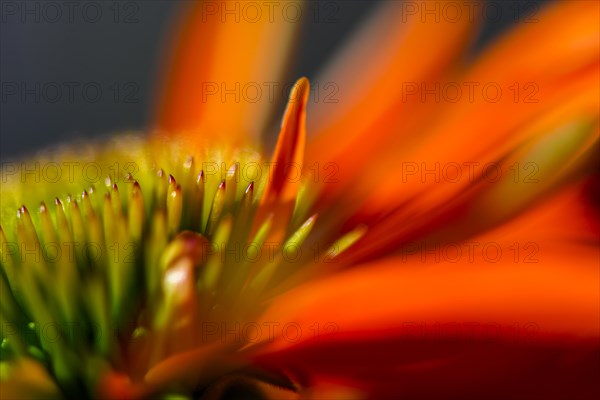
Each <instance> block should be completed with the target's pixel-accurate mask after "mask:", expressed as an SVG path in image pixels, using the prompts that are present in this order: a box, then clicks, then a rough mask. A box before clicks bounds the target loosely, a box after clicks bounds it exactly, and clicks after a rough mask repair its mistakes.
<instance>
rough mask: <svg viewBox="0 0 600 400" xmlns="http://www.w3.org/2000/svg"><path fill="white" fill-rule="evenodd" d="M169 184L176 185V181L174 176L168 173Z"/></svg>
mask: <svg viewBox="0 0 600 400" xmlns="http://www.w3.org/2000/svg"><path fill="white" fill-rule="evenodd" d="M167 182H169V185H170V186H175V185H177V181H176V180H175V177H174V176H173V175H169V179H168V181H167Z"/></svg>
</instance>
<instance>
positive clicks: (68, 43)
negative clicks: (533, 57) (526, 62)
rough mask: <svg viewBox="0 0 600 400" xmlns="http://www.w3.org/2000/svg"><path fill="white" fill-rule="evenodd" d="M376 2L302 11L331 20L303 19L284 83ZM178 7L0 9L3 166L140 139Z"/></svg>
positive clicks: (490, 26)
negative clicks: (116, 137) (122, 135)
mask: <svg viewBox="0 0 600 400" xmlns="http://www.w3.org/2000/svg"><path fill="white" fill-rule="evenodd" d="M190 1H193V0H190ZM380 1H381V0H380ZM380 1H372V0H338V1H328V0H324V1H318V2H317V1H313V2H309V4H308V6H306V7H310V8H311V9H318V10H320V11H321V12H322V13H323V14H322V15H325V14H326V15H329V16H331V17H332V18H322V19H321V20H320V21H317V20H316V19H314V18H306V19H303V21H302V24H303V25H304V26H303V27H302V30H301V32H302V33H301V38H300V41H299V45H300V47H299V51H298V52H297V53H296V57H295V59H294V60H293V64H292V68H291V69H290V71H289V77H290V79H293V78H294V77H298V76H302V75H305V76H308V77H314V76H315V75H316V73H317V70H318V66H319V65H322V64H323V63H324V62H326V61H327V59H328V58H329V57H330V56H332V55H333V54H334V51H335V49H336V47H337V46H338V45H340V43H341V42H343V40H344V39H345V38H346V37H347V36H348V33H349V32H351V31H352V30H353V29H356V27H357V26H358V25H359V24H360V22H361V21H362V20H363V19H364V18H366V17H367V16H368V14H369V13H370V12H371V11H372V10H373V9H374V7H376V6H377V3H379V2H380ZM384 1H396V0H384ZM182 3H183V1H168V0H143V1H126V0H124V1H82V2H79V3H78V4H77V3H74V2H69V1H32V0H30V1H7V0H2V1H0V81H1V86H0V106H1V111H0V157H2V159H6V158H14V157H19V156H22V155H26V154H29V153H32V152H35V151H36V150H38V149H41V148H44V147H47V146H51V145H53V144H57V143H60V142H64V141H66V140H69V139H70V138H82V137H97V136H100V135H103V134H107V133H111V132H115V131H123V130H129V129H133V130H144V129H145V128H146V127H147V125H148V122H149V121H150V113H151V110H152V105H153V104H154V102H153V95H154V93H155V90H156V82H158V73H159V70H158V65H159V62H160V61H161V56H162V54H163V52H162V50H163V49H164V46H165V40H164V39H165V33H166V31H167V30H168V29H169V26H170V25H169V24H171V23H172V21H173V17H174V16H175V15H176V10H177V8H178V7H180V6H181V5H182ZM542 3H543V1H496V2H494V9H498V10H500V12H499V14H498V16H497V17H496V16H490V17H489V18H486V19H485V20H486V24H485V27H484V29H483V31H482V34H481V36H480V37H479V39H478V41H477V43H476V44H475V45H474V51H477V49H478V48H481V46H482V45H484V44H485V43H486V42H488V41H489V40H490V39H492V38H493V37H494V36H495V35H497V34H498V33H499V32H501V31H502V30H503V29H505V28H506V27H508V26H509V25H511V24H512V23H514V22H515V21H516V20H518V18H516V16H517V15H520V16H521V17H522V18H525V17H526V16H527V15H533V16H535V14H536V13H537V12H538V11H539V9H540V7H541V6H542ZM516 10H518V11H517V12H515V11H516Z"/></svg>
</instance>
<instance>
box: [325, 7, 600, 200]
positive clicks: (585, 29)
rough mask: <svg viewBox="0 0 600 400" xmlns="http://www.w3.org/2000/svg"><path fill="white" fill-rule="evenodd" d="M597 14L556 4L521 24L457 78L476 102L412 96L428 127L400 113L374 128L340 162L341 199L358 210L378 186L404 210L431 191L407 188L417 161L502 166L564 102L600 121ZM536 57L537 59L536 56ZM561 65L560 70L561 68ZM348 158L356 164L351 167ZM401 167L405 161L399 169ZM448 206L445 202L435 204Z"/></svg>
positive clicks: (385, 197)
mask: <svg viewBox="0 0 600 400" xmlns="http://www.w3.org/2000/svg"><path fill="white" fill-rule="evenodd" d="M597 7H598V4H597V3H596V2H586V1H584V2H581V1H575V2H556V3H555V4H554V5H551V6H549V7H548V9H547V10H546V11H545V12H544V13H542V14H540V15H539V16H538V18H539V22H538V23H535V24H522V26H521V27H519V28H518V29H516V30H514V31H513V32H514V33H511V34H509V35H507V36H506V37H505V38H503V39H502V40H501V41H499V42H498V43H497V44H496V45H495V46H494V47H492V48H491V50H490V51H489V53H485V54H484V55H483V56H482V58H481V61H478V62H476V63H475V64H474V66H473V67H472V68H471V69H470V70H467V71H466V72H464V73H463V74H460V75H458V76H455V77H454V78H453V79H452V80H455V81H457V82H459V83H462V82H471V83H474V84H477V85H478V88H479V89H478V91H477V92H476V95H475V97H474V100H472V101H471V98H470V96H469V95H467V94H468V90H467V89H466V87H463V95H462V96H461V97H460V99H459V100H460V101H458V102H457V103H456V104H454V103H451V102H450V101H447V100H446V99H444V100H443V101H441V103H442V107H441V108H440V104H438V103H437V102H436V101H434V99H435V95H429V96H426V97H425V99H424V100H422V99H421V97H420V96H418V95H417V96H416V97H417V99H416V100H415V99H414V96H413V97H411V98H413V100H415V101H417V102H419V101H420V104H421V109H422V110H421V113H422V114H424V115H425V122H426V123H425V124H423V125H421V126H419V125H418V122H419V120H418V118H417V120H416V121H415V118H412V117H409V118H408V121H406V120H405V119H404V117H403V116H402V117H398V113H396V115H395V114H394V113H389V115H388V116H387V117H386V119H381V120H380V121H379V122H378V124H375V125H373V126H371V129H370V130H368V131H366V132H368V136H365V137H364V138H363V140H362V141H357V142H356V145H355V146H353V147H351V148H348V150H347V151H346V154H345V157H340V158H339V159H336V160H335V161H336V162H338V164H339V170H340V173H339V174H338V178H339V179H338V181H339V182H338V183H337V185H332V187H333V190H334V191H335V192H334V194H338V195H339V193H343V197H345V198H350V199H351V200H349V202H350V203H356V199H360V198H362V197H364V195H365V194H366V193H369V192H370V191H371V190H374V189H375V186H377V188H376V189H377V190H379V191H381V194H380V196H379V197H380V198H381V199H382V200H383V202H386V201H387V204H385V205H384V204H382V206H386V207H387V208H386V209H388V210H389V207H390V205H398V204H400V203H402V202H403V201H406V200H408V198H409V196H414V195H415V193H417V192H419V191H421V190H423V189H424V188H425V187H426V185H423V184H420V182H408V183H407V182H404V181H403V177H402V176H401V174H402V171H401V167H402V166H403V165H404V164H406V163H410V162H413V161H414V162H415V163H417V164H418V165H419V166H420V165H421V164H424V165H425V167H426V168H428V169H430V170H431V169H433V168H435V165H441V166H442V167H443V166H445V165H447V164H448V163H458V164H461V163H463V162H471V163H472V162H480V163H482V164H485V163H486V162H490V161H491V162H495V161H497V159H498V158H499V157H501V156H503V155H504V154H506V153H507V152H508V151H511V150H512V149H513V148H514V147H515V146H517V145H518V144H520V143H521V142H523V141H524V140H526V139H528V138H529V136H527V134H530V133H531V131H530V130H527V129H526V128H525V126H526V125H527V124H529V123H531V121H532V120H541V119H542V118H544V114H546V113H555V112H556V111H557V110H560V111H559V112H560V113H561V114H562V115H563V118H564V115H565V114H566V113H567V112H566V111H565V110H563V109H564V108H565V107H564V104H565V103H571V104H572V105H571V107H570V110H571V112H570V113H571V115H570V117H569V118H577V117H579V116H581V115H582V114H583V115H587V116H592V117H593V116H597V115H598V109H599V105H598V102H599V99H598V96H597V93H596V92H597V88H598V86H599V85H600V82H599V81H598V77H599V71H598V68H599V66H598V57H599V49H600V43H599V42H598V41H599V39H598V38H599V35H598V24H597V21H595V20H594V18H593V17H590V15H597ZM594 10H596V12H594ZM563 11H564V12H565V13H566V15H568V16H569V17H568V18H565V17H564V16H563V14H562V13H561V12H563ZM563 32H568V33H569V36H568V37H565V36H564V35H563ZM594 32H595V34H594ZM540 38H543V40H541V39H540ZM540 41H541V44H540V45H539V46H538V45H537V44H538V43H540ZM554 42H557V43H559V45H557V48H556V49H552V51H549V50H548V46H552V43H554ZM534 44H535V45H534ZM530 48H534V50H531V49H530ZM538 48H539V49H542V50H543V49H545V50H547V51H541V50H538ZM497 49H499V50H497ZM531 52H534V53H535V54H536V55H537V57H530V53H531ZM505 64H506V65H507V66H506V67H505ZM557 64H558V65H560V67H554V66H555V65H557ZM548 66H553V67H551V68H550V67H548ZM439 83H440V84H444V83H445V82H444V81H441V82H439ZM487 84H491V85H494V86H499V87H500V88H501V89H502V91H503V94H502V96H501V97H500V99H499V100H498V101H491V100H490V99H489V98H484V93H483V90H482V87H483V86H484V85H487ZM515 85H516V86H515ZM428 87H432V86H431V85H429V86H428ZM515 87H516V89H515ZM515 91H518V96H517V94H516V93H515ZM535 91H537V93H535ZM532 93H533V94H532ZM515 96H517V97H518V101H515ZM432 115H435V118H432ZM564 121H565V120H564V119H563V120H562V122H564ZM390 131H391V132H394V133H395V134H394V135H393V136H389V138H388V140H387V141H383V142H377V140H378V139H377V137H378V136H379V132H390ZM373 132H378V134H377V135H375V134H373ZM517 132H519V134H516V133H517ZM537 133H539V131H538V132H536V134H537ZM384 134H385V133H384ZM365 152H367V153H365ZM375 154H376V155H377V156H376V157H375ZM361 157H362V158H361ZM344 158H345V159H351V160H352V163H347V162H344ZM399 160H401V161H402V162H403V165H401V166H400V167H399V166H398V162H399ZM358 171H360V172H361V174H358V173H357V172H358ZM371 174H376V175H379V174H381V175H385V179H383V178H382V179H381V180H380V181H377V182H374V180H373V179H362V180H361V179H360V176H370V175H371ZM357 176H358V177H359V178H358V179H357ZM434 186H441V185H434ZM453 186H454V187H458V186H459V185H453ZM445 200H446V199H444V198H438V199H436V202H437V204H439V203H440V202H444V201H445Z"/></svg>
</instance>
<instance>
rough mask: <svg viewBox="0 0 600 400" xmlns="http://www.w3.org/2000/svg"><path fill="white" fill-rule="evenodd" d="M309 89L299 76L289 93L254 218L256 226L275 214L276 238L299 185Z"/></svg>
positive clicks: (289, 210) (286, 222)
mask: <svg viewBox="0 0 600 400" xmlns="http://www.w3.org/2000/svg"><path fill="white" fill-rule="evenodd" d="M309 90H310V84H309V82H308V79H306V78H301V79H299V80H298V82H296V84H295V85H294V87H293V89H292V91H291V93H290V98H289V102H288V105H287V108H286V110H285V114H284V116H283V122H282V124H281V131H280V132H279V138H278V140H277V147H276V148H275V153H274V154H273V158H272V160H271V164H270V168H272V170H271V173H270V174H269V178H268V180H267V182H266V186H265V189H264V192H263V194H262V197H261V200H260V204H259V208H258V210H257V215H256V218H255V221H256V224H257V225H256V227H255V229H258V227H259V225H260V224H262V223H263V222H264V220H265V218H266V217H267V215H268V214H274V215H275V216H276V217H277V218H275V220H274V226H273V227H272V229H271V230H272V232H273V235H275V236H277V237H278V239H277V240H281V239H283V234H285V227H286V226H287V225H288V221H289V219H290V217H291V213H292V211H293V208H294V204H295V200H296V195H297V193H298V189H299V187H300V179H299V178H298V177H299V171H302V165H303V162H304V147H305V146H306V104H307V101H308V93H309ZM272 239H273V238H272Z"/></svg>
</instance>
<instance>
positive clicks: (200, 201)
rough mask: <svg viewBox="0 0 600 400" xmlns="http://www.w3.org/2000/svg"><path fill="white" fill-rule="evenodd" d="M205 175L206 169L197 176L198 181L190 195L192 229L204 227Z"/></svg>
mask: <svg viewBox="0 0 600 400" xmlns="http://www.w3.org/2000/svg"><path fill="white" fill-rule="evenodd" d="M205 181H206V179H205V177H204V171H200V173H199V174H198V175H197V176H196V182H195V183H194V185H193V189H192V191H191V192H192V194H191V196H190V205H191V210H190V217H189V218H190V221H189V222H190V224H191V227H192V229H196V230H200V231H202V229H203V228H204V226H205V224H206V222H205V221H204V214H205V213H204V193H205Z"/></svg>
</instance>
